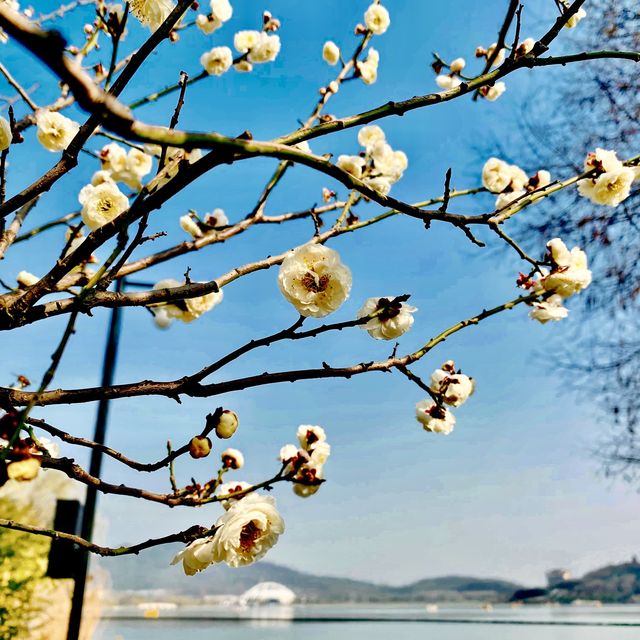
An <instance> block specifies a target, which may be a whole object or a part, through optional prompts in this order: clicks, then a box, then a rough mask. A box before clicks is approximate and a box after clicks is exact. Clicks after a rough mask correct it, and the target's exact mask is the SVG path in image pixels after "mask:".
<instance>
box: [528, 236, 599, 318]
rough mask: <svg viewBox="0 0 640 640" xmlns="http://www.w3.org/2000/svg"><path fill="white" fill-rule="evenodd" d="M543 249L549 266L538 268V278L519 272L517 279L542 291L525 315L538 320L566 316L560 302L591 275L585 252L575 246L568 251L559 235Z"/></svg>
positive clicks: (575, 290)
mask: <svg viewBox="0 0 640 640" xmlns="http://www.w3.org/2000/svg"><path fill="white" fill-rule="evenodd" d="M547 250H548V260H549V262H550V263H551V270H550V271H548V270H542V273H541V277H540V279H538V280H533V279H532V278H531V277H528V276H523V275H521V277H520V279H519V280H518V283H519V285H520V286H521V287H523V288H524V289H532V290H533V291H534V292H536V293H539V294H541V295H542V294H546V297H545V298H544V299H543V300H540V301H537V302H533V303H532V304H531V306H532V307H533V309H532V310H531V311H530V312H529V317H531V318H533V319H534V320H537V321H538V322H540V323H542V324H545V323H547V322H549V321H557V320H562V319H563V318H566V317H567V315H568V314H569V311H568V310H567V309H566V308H565V307H564V306H563V302H564V300H565V299H566V298H569V297H571V296H573V295H575V294H576V293H580V292H581V291H582V290H583V289H586V288H587V287H588V286H589V285H590V284H591V279H592V276H591V271H590V270H589V268H588V261H587V255H586V253H585V252H584V251H583V250H582V249H580V248H579V247H574V248H573V249H571V251H569V249H568V248H567V245H565V243H564V242H563V241H562V240H560V238H554V239H553V240H550V241H549V242H548V243H547ZM549 294H551V295H549Z"/></svg>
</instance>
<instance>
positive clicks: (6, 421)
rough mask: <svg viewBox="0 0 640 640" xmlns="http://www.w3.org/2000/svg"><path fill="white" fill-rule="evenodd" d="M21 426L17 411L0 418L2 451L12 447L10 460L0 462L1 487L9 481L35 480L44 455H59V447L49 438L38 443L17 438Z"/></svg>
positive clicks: (41, 439) (0, 446)
mask: <svg viewBox="0 0 640 640" xmlns="http://www.w3.org/2000/svg"><path fill="white" fill-rule="evenodd" d="M19 424H20V416H19V414H18V413H17V412H15V411H10V412H7V413H5V414H4V415H3V416H2V417H1V418H0V451H4V450H6V449H7V448H8V447H10V451H9V456H8V459H7V460H3V461H0V487H1V486H3V485H4V484H5V483H6V482H7V481H8V480H15V481H17V482H29V481H31V480H33V479H34V478H36V476H37V475H38V473H39V472H40V467H41V465H42V457H43V455H44V456H49V457H52V458H57V457H58V455H59V449H58V446H57V445H56V444H54V443H53V442H51V441H50V440H48V439H47V438H40V439H38V440H37V441H34V440H32V439H31V438H16V437H15V433H16V430H17V429H18V426H19ZM12 440H13V442H12Z"/></svg>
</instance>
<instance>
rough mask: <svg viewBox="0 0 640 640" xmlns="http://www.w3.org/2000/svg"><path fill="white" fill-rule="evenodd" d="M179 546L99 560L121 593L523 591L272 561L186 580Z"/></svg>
mask: <svg viewBox="0 0 640 640" xmlns="http://www.w3.org/2000/svg"><path fill="white" fill-rule="evenodd" d="M178 549H180V546H179V545H171V546H165V547H157V548H153V549H149V550H148V551H145V552H143V553H141V554H140V556H137V557H136V556H122V557H119V558H108V559H102V560H100V561H99V565H100V566H101V567H102V568H103V569H105V570H106V571H108V572H109V574H110V575H111V584H112V588H113V590H114V591H116V592H122V591H147V592H148V591H156V590H162V591H163V592H165V593H166V595H169V594H171V595H175V596H189V597H192V598H198V597H204V596H211V595H224V594H236V595H238V594H241V593H243V592H244V591H246V590H247V589H249V588H250V587H252V586H253V585H255V584H256V583H258V582H265V581H273V582H281V583H282V584H285V585H286V586H288V587H289V588H290V589H293V591H295V592H296V594H297V595H298V597H299V598H300V599H302V600H306V601H308V602H392V601H420V602H436V601H444V600H446V601H449V602H451V601H458V600H459V601H463V600H482V601H490V602H504V601H507V600H508V599H509V598H510V596H511V595H512V594H513V592H514V591H516V590H517V589H518V588H520V587H519V585H517V584H513V583H511V582H505V581H502V580H483V579H481V578H471V577H461V576H449V577H443V578H432V579H426V580H420V581H419V582H415V583H413V584H409V585H406V586H402V587H392V586H389V585H383V584H375V583H372V582H365V581H363V580H350V579H348V578H334V577H327V576H317V575H313V574H310V573H304V572H301V571H296V570H294V569H289V568H287V567H283V566H280V565H276V564H272V563H271V562H264V561H263V562H258V563H256V564H254V565H250V566H248V567H240V568H238V569H230V568H229V567H227V566H224V565H223V566H212V567H209V568H208V569H207V570H206V571H203V572H202V573H199V574H197V575H195V576H185V575H184V573H183V572H182V568H181V567H179V566H176V567H172V566H169V562H170V561H171V558H172V557H173V555H174V554H175V553H176V551H177V550H178Z"/></svg>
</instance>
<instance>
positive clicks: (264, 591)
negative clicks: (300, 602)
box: [238, 582, 296, 606]
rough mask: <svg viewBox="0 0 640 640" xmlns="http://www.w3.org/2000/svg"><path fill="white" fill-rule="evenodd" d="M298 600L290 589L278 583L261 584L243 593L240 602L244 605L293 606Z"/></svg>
mask: <svg viewBox="0 0 640 640" xmlns="http://www.w3.org/2000/svg"><path fill="white" fill-rule="evenodd" d="M295 599H296V594H295V593H294V592H293V591H291V589H289V588H288V587H285V586H284V585H283V584H279V583H278V582H260V583H258V584H257V585H255V586H253V587H251V589H249V590H248V591H246V592H245V593H243V594H242V595H241V596H240V597H239V598H238V601H239V603H240V604H243V605H255V604H281V605H285V606H288V605H291V604H293V603H294V601H295Z"/></svg>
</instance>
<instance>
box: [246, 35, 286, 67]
mask: <svg viewBox="0 0 640 640" xmlns="http://www.w3.org/2000/svg"><path fill="white" fill-rule="evenodd" d="M280 46H281V44H280V36H278V35H276V34H271V35H270V34H268V33H265V32H264V31H260V32H258V38H257V40H256V42H255V43H254V44H253V46H252V47H251V48H250V49H249V53H248V56H247V58H248V59H249V62H253V63H254V64H262V63H264V62H272V61H273V60H275V59H276V57H277V56H278V53H280ZM236 48H237V47H236Z"/></svg>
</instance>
